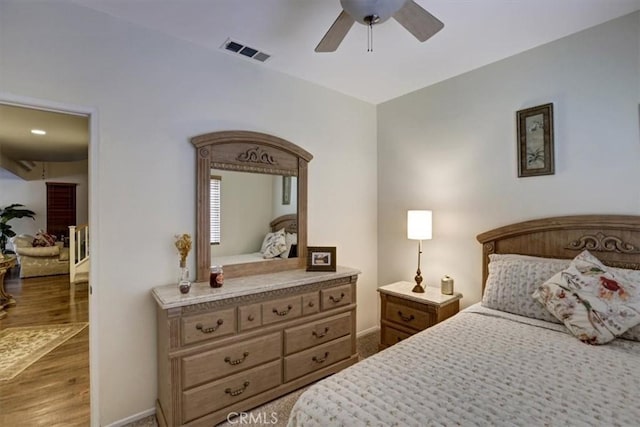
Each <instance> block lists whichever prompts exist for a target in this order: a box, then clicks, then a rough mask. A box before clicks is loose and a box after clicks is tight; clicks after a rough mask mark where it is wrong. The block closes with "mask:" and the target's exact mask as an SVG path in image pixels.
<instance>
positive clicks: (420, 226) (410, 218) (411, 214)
mask: <svg viewBox="0 0 640 427" xmlns="http://www.w3.org/2000/svg"><path fill="white" fill-rule="evenodd" d="M431 220H432V212H431V211H418V210H410V211H407V238H408V239H411V240H417V241H418V270H417V271H416V277H415V281H416V285H415V286H414V287H413V289H412V291H413V292H418V293H422V292H424V288H423V287H422V285H421V283H422V273H421V272H420V254H422V241H423V240H431V234H432V233H431V229H432V227H431V223H432V221H431Z"/></svg>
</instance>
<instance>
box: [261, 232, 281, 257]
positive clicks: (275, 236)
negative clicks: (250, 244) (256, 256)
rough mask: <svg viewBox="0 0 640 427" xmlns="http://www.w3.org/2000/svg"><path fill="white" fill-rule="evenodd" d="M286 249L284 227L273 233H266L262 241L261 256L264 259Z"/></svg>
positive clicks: (275, 255)
mask: <svg viewBox="0 0 640 427" xmlns="http://www.w3.org/2000/svg"><path fill="white" fill-rule="evenodd" d="M286 250H287V241H286V238H285V232H284V228H283V229H281V230H278V231H276V232H275V233H267V235H266V236H265V237H264V240H263V241H262V248H261V250H260V252H262V256H263V258H265V259H270V258H275V257H277V256H278V255H280V254H281V253H283V252H285V251H286Z"/></svg>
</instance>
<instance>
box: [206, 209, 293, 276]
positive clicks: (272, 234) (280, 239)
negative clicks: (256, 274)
mask: <svg viewBox="0 0 640 427" xmlns="http://www.w3.org/2000/svg"><path fill="white" fill-rule="evenodd" d="M269 226H270V228H271V231H269V232H268V233H266V234H262V237H261V238H260V239H259V242H258V243H257V245H256V246H255V248H257V250H256V251H255V252H246V251H245V252H241V253H239V254H237V255H223V254H220V252H218V251H217V250H216V249H217V248H216V246H217V245H211V265H222V266H225V267H226V266H230V265H237V264H245V263H250V262H266V261H281V260H283V259H289V258H296V257H297V256H298V219H297V215H296V214H287V215H282V216H280V217H278V218H275V219H274V220H273V221H271V222H270V223H269ZM220 246H223V244H220Z"/></svg>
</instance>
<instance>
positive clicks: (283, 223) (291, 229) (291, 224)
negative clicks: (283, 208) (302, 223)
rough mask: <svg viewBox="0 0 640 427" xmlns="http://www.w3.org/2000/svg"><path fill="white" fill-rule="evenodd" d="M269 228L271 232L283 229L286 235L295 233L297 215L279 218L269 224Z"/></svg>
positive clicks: (296, 229) (296, 230)
mask: <svg viewBox="0 0 640 427" xmlns="http://www.w3.org/2000/svg"><path fill="white" fill-rule="evenodd" d="M269 227H271V231H272V232H273V231H278V230H280V229H282V228H284V231H286V232H287V233H297V232H298V215H296V214H288V215H282V216H279V217H277V218H275V219H274V220H273V221H271V222H270V223H269Z"/></svg>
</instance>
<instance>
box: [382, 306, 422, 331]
mask: <svg viewBox="0 0 640 427" xmlns="http://www.w3.org/2000/svg"><path fill="white" fill-rule="evenodd" d="M430 317H431V316H430V315H429V313H428V312H426V311H425V310H420V309H417V308H413V307H408V306H406V305H402V304H396V303H393V302H387V308H386V310H385V312H384V318H385V319H386V320H388V321H390V322H394V323H397V324H399V325H404V326H407V327H409V328H412V329H415V330H416V331H421V330H423V329H425V328H427V327H429V326H431V325H432V324H433V323H434V322H433V321H430Z"/></svg>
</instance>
